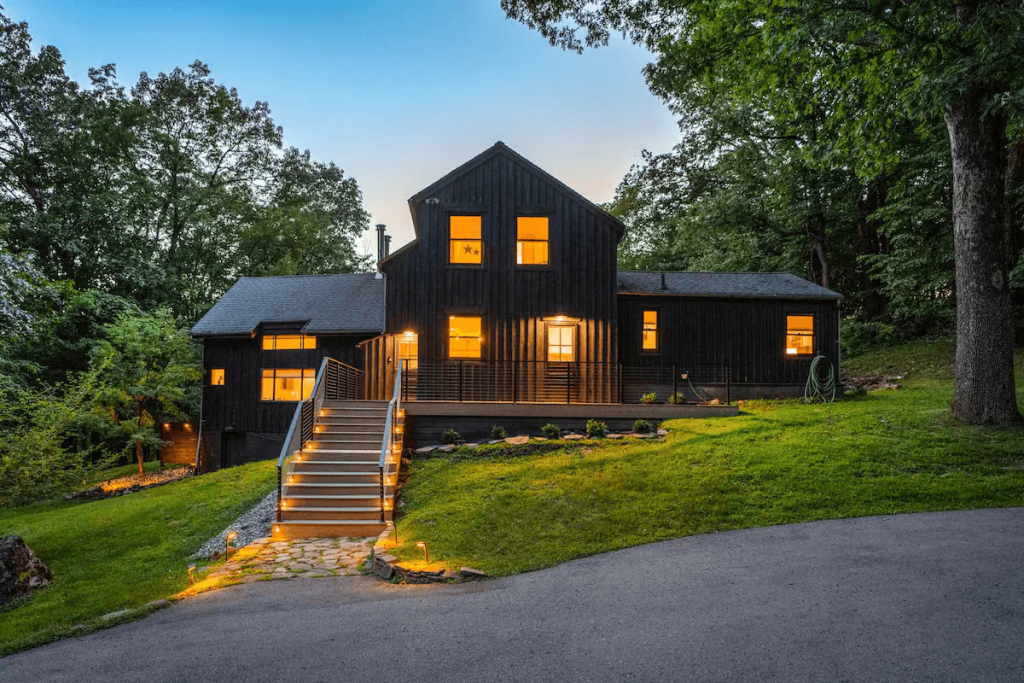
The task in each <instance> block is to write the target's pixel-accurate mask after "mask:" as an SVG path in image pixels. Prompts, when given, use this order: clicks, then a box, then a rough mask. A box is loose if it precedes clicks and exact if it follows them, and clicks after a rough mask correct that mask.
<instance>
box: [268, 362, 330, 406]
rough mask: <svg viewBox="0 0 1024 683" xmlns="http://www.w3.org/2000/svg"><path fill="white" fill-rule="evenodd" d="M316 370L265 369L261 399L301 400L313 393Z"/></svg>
mask: <svg viewBox="0 0 1024 683" xmlns="http://www.w3.org/2000/svg"><path fill="white" fill-rule="evenodd" d="M315 383H316V370H314V369H312V368H306V369H303V370H296V369H287V370H286V369H283V368H275V369H273V370H264V371H263V384H262V387H261V391H260V400H261V401H301V400H302V399H306V398H309V397H310V396H312V395H313V385H314V384H315Z"/></svg>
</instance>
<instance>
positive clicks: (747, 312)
mask: <svg viewBox="0 0 1024 683" xmlns="http://www.w3.org/2000/svg"><path fill="white" fill-rule="evenodd" d="M645 310H657V311H658V334H659V346H660V348H659V351H658V352H657V353H649V352H644V351H643V350H642V349H641V339H642V329H643V311H645ZM787 315H813V316H814V350H815V354H821V355H824V356H826V357H827V358H828V359H829V361H830V362H831V363H832V364H833V366H834V367H835V369H836V377H837V378H838V376H839V375H838V370H839V368H838V363H839V307H838V304H837V303H836V302H835V301H828V300H800V299H756V298H712V297H686V296H678V295H674V296H660V295H639V294H636V295H630V294H625V293H620V294H619V358H620V360H621V361H622V363H623V364H629V365H644V364H652V365H656V364H673V363H675V364H680V365H683V366H685V365H686V364H687V363H691V364H724V363H728V364H729V366H730V375H731V378H732V383H733V385H740V386H742V385H753V386H760V387H764V388H765V389H766V390H769V391H766V392H765V393H766V394H768V395H770V393H771V392H770V389H771V388H772V387H778V386H785V385H790V386H800V387H803V385H804V383H805V382H806V381H807V374H808V372H809V371H810V365H811V359H810V358H806V357H803V358H787V357H786V353H785V342H786V316H787ZM743 393H744V392H743V391H742V389H741V390H740V392H739V393H738V394H737V396H742V395H743Z"/></svg>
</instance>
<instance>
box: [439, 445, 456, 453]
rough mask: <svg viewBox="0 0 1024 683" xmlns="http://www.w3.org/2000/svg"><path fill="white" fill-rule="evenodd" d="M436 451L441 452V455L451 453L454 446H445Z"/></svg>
mask: <svg viewBox="0 0 1024 683" xmlns="http://www.w3.org/2000/svg"><path fill="white" fill-rule="evenodd" d="M437 450H439V451H441V452H442V453H451V452H452V451H454V450H455V445H454V444H447V445H444V446H440V447H439V448H438V449H437Z"/></svg>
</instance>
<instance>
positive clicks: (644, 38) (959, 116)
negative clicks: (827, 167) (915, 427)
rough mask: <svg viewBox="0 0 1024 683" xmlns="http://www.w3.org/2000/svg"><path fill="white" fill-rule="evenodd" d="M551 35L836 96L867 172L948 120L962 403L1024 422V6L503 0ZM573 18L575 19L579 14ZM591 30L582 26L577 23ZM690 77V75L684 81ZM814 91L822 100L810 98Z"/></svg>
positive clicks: (832, 124)
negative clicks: (1020, 311)
mask: <svg viewBox="0 0 1024 683" xmlns="http://www.w3.org/2000/svg"><path fill="white" fill-rule="evenodd" d="M502 7H503V8H504V9H505V11H506V13H507V14H508V15H509V16H510V17H512V18H515V19H517V20H519V21H521V22H523V23H525V24H526V25H528V26H530V27H532V28H536V29H537V30H539V31H540V32H541V34H542V35H544V36H545V37H547V38H548V39H549V41H550V42H551V43H552V44H557V45H561V46H563V47H566V48H569V49H574V50H577V51H581V50H582V49H583V46H584V45H588V46H598V45H602V44H605V43H607V41H608V38H609V35H610V32H611V31H621V32H623V33H624V34H625V35H626V36H627V37H629V38H630V39H632V40H633V41H635V42H638V43H642V44H644V45H646V46H647V47H649V48H651V49H653V50H655V51H656V53H657V54H658V60H657V62H656V63H655V64H653V65H651V66H650V67H649V68H648V71H647V76H648V79H649V81H652V82H654V83H665V82H667V83H670V85H669V89H670V90H671V92H672V93H673V94H678V93H680V92H681V89H680V86H684V85H694V84H696V85H697V86H699V85H700V84H702V83H704V82H707V81H708V80H709V79H713V78H715V77H716V73H717V72H716V69H721V68H725V69H726V70H727V72H729V73H730V74H731V76H730V78H731V79H732V80H734V81H736V82H739V79H743V85H742V86H740V87H746V88H754V89H756V91H757V92H758V93H759V94H761V95H762V96H763V98H764V100H765V101H766V102H767V103H768V104H769V107H770V109H769V111H771V112H773V113H778V114H780V115H782V116H783V117H787V116H789V115H791V114H792V113H793V112H799V111H806V110H809V109H811V110H812V109H814V108H815V107H816V104H817V100H816V93H817V90H816V89H815V88H813V87H811V89H810V90H809V91H808V90H804V91H801V90H800V89H799V88H798V89H796V90H793V89H792V88H791V86H793V85H794V84H798V85H799V84H804V85H807V84H811V85H812V86H813V84H816V83H820V84H822V85H823V86H827V87H828V89H829V91H831V92H835V93H837V94H838V95H839V98H838V99H837V100H836V102H835V103H834V104H833V105H832V106H831V107H830V108H829V110H828V111H827V114H828V119H827V121H826V122H824V123H825V127H824V130H825V131H826V132H827V133H828V135H829V138H830V140H829V142H830V144H831V145H832V146H834V147H835V148H837V149H841V150H844V151H846V152H848V153H853V154H856V155H857V156H858V157H859V163H858V172H859V173H860V174H861V177H862V178H865V179H871V178H875V177H878V176H880V175H883V174H884V173H885V171H886V170H887V169H888V168H890V167H891V166H892V165H893V164H894V163H896V162H898V158H894V155H893V153H894V145H893V144H892V137H891V131H892V130H893V129H894V128H895V127H899V126H901V125H903V124H904V123H905V122H912V123H914V122H916V123H919V124H921V125H927V124H928V123H929V122H932V121H934V120H935V119H936V118H938V117H941V118H942V120H943V121H944V122H945V126H946V129H947V132H948V135H949V139H950V159H951V162H952V173H953V199H952V216H953V242H954V257H955V266H956V311H957V323H956V330H957V343H956V364H955V372H954V395H953V404H952V414H953V416H954V417H956V418H957V419H960V420H962V421H964V422H967V423H971V424H980V423H993V424H1007V423H1009V422H1012V421H1016V420H1019V419H1020V413H1019V412H1018V409H1017V403H1016V395H1015V387H1014V374H1013V372H1014V370H1013V325H1012V299H1011V292H1010V278H1009V274H1010V267H1011V255H1010V253H1009V252H1010V243H1011V239H1010V233H1011V232H1012V230H1007V227H1006V222H1005V218H1006V214H1007V212H1006V191H1005V183H1006V180H1007V170H1008V155H1007V139H1008V122H1009V120H1010V118H1011V117H1012V116H1014V115H1016V114H1017V113H1018V112H1019V111H1020V108H1021V105H1022V104H1024V88H1022V86H1024V82H1022V79H1024V68H1022V67H1024V50H1021V49H1020V38H1021V36H1022V24H1024V8H1022V7H1021V5H1020V3H1019V2H1015V1H1013V0H975V1H973V2H971V1H967V2H960V3H947V2H938V1H937V0H930V1H928V2H919V3H893V2H881V1H879V2H863V1H862V0H832V1H829V2H825V1H824V0H801V1H800V2H786V3H778V2H769V1H768V0H734V1H732V2H711V1H709V0H704V1H700V0H698V1H695V2H682V1H680V2H670V1H668V2H654V1H653V0H635V1H624V0H600V1H599V2H589V1H587V0H502ZM567 22H568V23H567ZM580 29H582V30H583V31H584V34H585V35H584V37H583V38H582V39H581V38H580V37H579V36H578V35H577V33H578V31H579V30H580ZM678 74H682V75H683V77H681V78H678V79H677V80H674V81H673V80H672V77H673V76H675V75H678ZM808 95H810V97H808Z"/></svg>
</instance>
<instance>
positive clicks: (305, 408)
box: [276, 358, 363, 522]
mask: <svg viewBox="0 0 1024 683" xmlns="http://www.w3.org/2000/svg"><path fill="white" fill-rule="evenodd" d="M362 398H363V371H362V370H359V369H357V368H354V367H352V366H351V365H346V364H345V363H342V362H340V361H336V360H334V359H333V358H324V359H323V362H321V363H320V369H319V370H318V371H317V373H316V383H315V384H314V385H313V393H311V394H310V395H309V397H308V398H306V399H303V400H302V401H299V403H298V405H296V406H295V415H294V416H292V422H291V426H289V427H288V434H286V435H285V437H284V443H283V444H282V445H281V455H280V456H279V457H278V458H277V515H276V518H277V521H279V522H280V521H281V494H282V488H283V487H282V481H283V479H284V477H283V472H284V468H285V465H286V464H287V463H288V462H290V461H291V459H292V458H294V457H295V456H296V455H298V454H299V453H301V452H302V448H303V446H305V444H306V442H307V441H312V439H313V426H314V425H315V424H316V416H317V415H318V414H319V413H320V409H321V407H322V406H323V403H324V401H325V400H348V401H354V400H359V399H362Z"/></svg>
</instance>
